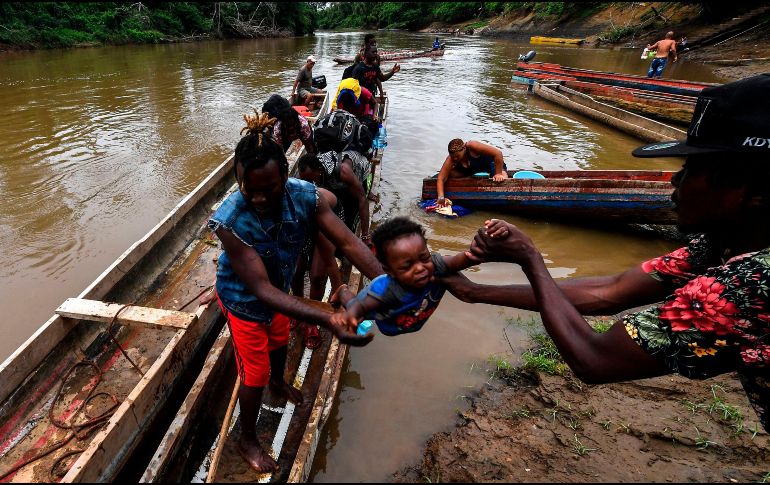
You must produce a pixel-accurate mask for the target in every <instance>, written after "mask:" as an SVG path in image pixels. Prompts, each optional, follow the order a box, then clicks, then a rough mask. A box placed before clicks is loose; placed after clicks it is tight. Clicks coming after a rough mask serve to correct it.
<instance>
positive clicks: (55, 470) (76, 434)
mask: <svg viewBox="0 0 770 485" xmlns="http://www.w3.org/2000/svg"><path fill="white" fill-rule="evenodd" d="M213 287H214V285H209V286H207V287H206V288H204V289H203V290H202V291H201V292H200V293H198V294H197V295H195V297H194V298H192V299H191V300H190V301H188V302H187V303H185V304H184V305H182V306H181V307H180V308H179V311H181V310H182V309H183V308H185V307H187V306H188V305H190V304H191V303H192V302H194V301H195V300H197V299H198V298H199V297H200V296H202V295H203V294H204V293H206V292H207V291H209V290H210V289H211V288H213ZM135 303H136V302H133V303H128V304H126V305H123V306H121V307H120V308H119V309H118V311H117V312H115V315H114V316H113V317H112V320H110V323H109V325H108V327H107V334H108V335H109V337H110V340H112V342H113V343H114V344H115V346H117V347H118V349H119V350H120V352H121V353H122V354H123V356H124V357H125V358H126V360H128V362H129V363H130V364H131V366H132V367H133V368H134V369H135V370H136V371H137V372H138V373H139V374H140V375H141V376H142V377H144V372H142V369H140V368H139V366H138V365H137V364H136V363H135V362H134V361H133V360H131V357H129V356H128V353H127V352H126V350H125V349H124V348H123V346H122V345H121V344H120V342H118V340H117V338H115V335H114V334H113V333H112V327H113V326H114V325H115V322H117V320H118V316H119V315H120V314H121V313H122V312H123V311H124V310H125V309H126V308H128V307H129V306H133V305H134V304H135ZM81 366H88V367H91V368H93V369H94V371H95V372H96V383H94V385H93V387H91V389H90V390H89V391H88V394H87V395H86V398H85V399H83V402H81V403H80V405H78V407H77V409H76V410H75V411H74V412H73V413H72V421H74V419H75V417H76V416H77V415H78V414H80V413H81V411H82V412H83V415H84V416H85V417H86V421H84V422H82V423H78V424H74V423H73V422H69V423H65V422H62V421H59V420H57V419H56V417H54V414H53V413H54V408H55V407H56V404H57V403H58V402H59V400H60V399H61V396H62V390H63V389H64V384H65V383H66V382H67V380H68V379H69V378H70V376H71V375H72V373H73V372H75V369H77V368H78V367H81ZM102 375H103V374H102V370H101V369H100V368H99V366H98V365H96V363H95V362H94V361H92V360H86V359H83V360H81V361H80V362H76V363H75V364H73V365H72V366H71V367H70V368H69V370H68V371H67V373H66V374H65V375H64V377H63V378H62V380H61V384H59V390H58V391H56V396H55V397H54V399H53V402H52V403H51V407H50V408H48V419H49V421H50V422H51V424H53V425H54V426H56V427H57V428H59V429H63V430H68V431H70V433H69V434H68V435H67V436H66V437H65V438H63V439H62V440H60V441H59V442H58V443H55V444H54V445H53V446H51V447H50V448H48V449H47V450H45V451H42V452H40V453H38V454H37V455H35V456H33V457H31V458H28V459H26V460H24V461H23V462H21V463H19V464H18V465H16V466H14V467H13V468H11V469H10V470H7V471H5V472H3V474H2V475H0V480H3V479H5V478H6V477H8V476H9V475H12V474H14V473H16V472H17V471H19V470H21V469H22V468H24V467H25V466H27V465H29V464H30V463H33V462H36V461H38V460H40V459H42V458H45V457H46V456H48V455H50V454H51V453H53V452H55V451H57V450H59V449H61V448H63V447H64V446H66V445H67V444H68V443H69V442H70V441H72V439H73V438H77V439H78V441H84V440H86V439H88V438H89V436H90V435H91V433H92V432H93V431H95V430H97V429H99V428H101V427H102V426H103V425H104V424H105V423H106V422H107V421H108V420H109V419H110V418H111V417H112V415H113V414H115V409H117V407H118V406H119V405H120V403H121V402H120V401H118V399H117V397H115V395H114V394H111V393H109V392H97V393H96V394H94V391H95V390H96V388H97V387H98V386H99V383H100V382H101V381H102ZM101 396H104V397H107V398H109V399H110V400H112V405H111V406H110V407H109V408H108V409H107V410H106V411H104V412H103V413H101V414H100V415H98V416H90V415H89V414H88V409H87V408H88V405H89V404H90V403H91V401H92V400H93V399H95V398H97V397H101ZM85 450H86V449H85V448H77V449H74V450H70V451H68V452H66V453H64V454H63V455H62V456H60V457H59V458H57V459H56V461H54V463H53V465H52V466H51V469H50V470H49V473H50V476H51V479H52V480H54V481H55V480H57V479H59V478H61V477H63V476H64V475H66V474H67V470H68V468H69V467H64V469H63V470H60V468H62V466H61V465H62V464H63V463H64V461H65V460H66V459H67V458H70V457H71V456H74V455H79V454H80V453H83V452H84V451H85Z"/></svg>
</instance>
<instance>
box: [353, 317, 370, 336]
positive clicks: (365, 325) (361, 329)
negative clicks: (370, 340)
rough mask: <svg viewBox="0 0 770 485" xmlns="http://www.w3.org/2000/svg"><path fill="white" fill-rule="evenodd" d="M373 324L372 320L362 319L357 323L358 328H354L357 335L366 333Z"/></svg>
mask: <svg viewBox="0 0 770 485" xmlns="http://www.w3.org/2000/svg"><path fill="white" fill-rule="evenodd" d="M373 325H374V322H372V321H371V320H364V321H363V322H361V323H359V324H358V328H357V329H356V334H357V335H366V334H367V333H368V332H369V330H371V328H372V326H373Z"/></svg>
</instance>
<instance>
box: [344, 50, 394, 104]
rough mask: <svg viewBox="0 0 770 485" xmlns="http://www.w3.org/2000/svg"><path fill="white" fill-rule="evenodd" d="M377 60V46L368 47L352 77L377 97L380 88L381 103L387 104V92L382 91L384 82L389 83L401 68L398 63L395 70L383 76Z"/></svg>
mask: <svg viewBox="0 0 770 485" xmlns="http://www.w3.org/2000/svg"><path fill="white" fill-rule="evenodd" d="M376 60H377V44H369V45H368V46H367V47H366V52H365V54H364V60H363V62H359V63H358V65H356V67H355V69H353V74H352V77H354V78H356V79H358V82H359V83H360V84H361V87H362V88H366V89H368V90H369V91H370V92H371V93H372V94H374V95H375V96H376V95H377V87H378V86H379V88H380V102H381V103H384V102H385V98H384V95H385V92H384V91H383V89H382V81H387V80H388V79H390V78H392V77H393V75H394V74H395V73H397V72H398V71H400V70H401V66H399V65H398V63H396V64H395V65H394V66H393V69H391V70H390V72H389V73H387V74H383V73H382V69H380V65H379V64H378V63H377V62H376Z"/></svg>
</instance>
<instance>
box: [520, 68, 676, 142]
mask: <svg viewBox="0 0 770 485" xmlns="http://www.w3.org/2000/svg"><path fill="white" fill-rule="evenodd" d="M528 92H531V93H534V94H536V95H538V96H540V97H541V98H544V99H547V100H548V101H551V102H553V103H556V104H558V105H560V106H563V107H565V108H567V109H570V110H572V111H575V112H577V113H579V114H582V115H584V116H587V117H589V118H591V119H594V120H596V121H600V122H602V123H605V124H607V125H609V126H612V127H613V128H617V129H618V130H621V131H623V132H626V133H628V134H629V135H633V136H636V137H638V138H640V139H641V140H644V141H649V142H656V141H670V140H684V139H685V138H687V133H686V132H685V131H684V130H680V129H679V128H674V127H672V126H669V125H666V124H664V123H661V122H659V121H655V120H652V119H650V118H647V117H644V116H642V115H639V114H636V113H632V112H630V111H626V110H624V109H621V108H618V107H616V106H612V105H610V104H607V103H602V102H600V101H598V100H596V99H594V98H593V97H591V96H589V95H587V94H583V93H581V92H578V91H574V90H572V89H570V88H567V87H565V86H562V85H559V84H545V83H540V82H537V81H535V82H534V83H533V84H531V85H529V86H528Z"/></svg>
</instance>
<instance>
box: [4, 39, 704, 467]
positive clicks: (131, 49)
mask: <svg viewBox="0 0 770 485" xmlns="http://www.w3.org/2000/svg"><path fill="white" fill-rule="evenodd" d="M432 37H433V36H430V35H421V34H404V33H393V32H380V33H378V42H379V44H380V46H381V47H382V48H384V49H401V48H421V47H423V46H426V45H430V44H431V43H432ZM362 38H363V33H346V34H319V35H317V36H316V37H307V38H297V39H270V40H253V41H227V42H202V43H193V44H179V45H157V46H125V47H105V48H92V49H72V50H51V51H40V52H32V53H7V54H3V55H2V56H0V64H2V69H0V86H2V92H3V96H2V97H1V98H0V107H1V108H2V112H3V113H4V116H3V117H2V119H0V152H2V154H3V158H2V161H0V194H2V201H3V210H2V211H0V247H2V248H3V251H2V254H1V255H0V262H1V263H2V264H0V314H2V315H3V316H4V318H3V321H2V322H1V323H0V326H1V327H0V330H1V331H2V335H3V337H4V338H3V339H2V342H0V356H2V357H5V356H7V355H9V354H10V353H11V352H12V351H13V350H14V349H15V348H16V347H18V345H19V344H20V343H21V342H23V341H24V340H25V339H26V338H27V337H28V336H29V335H31V334H32V333H33V332H34V331H35V330H36V329H37V328H38V327H39V325H40V324H42V323H43V322H44V321H45V320H46V319H47V318H48V317H49V316H50V315H51V313H52V311H53V309H55V308H56V307H57V306H58V305H59V304H60V303H61V302H62V301H63V300H64V299H65V298H67V297H70V296H74V295H76V294H78V293H79V292H80V291H82V289H83V288H85V287H86V286H87V284H88V283H90V282H91V281H92V280H93V279H94V278H96V277H97V276H98V275H99V274H100V273H101V272H102V271H103V270H104V269H105V268H106V267H107V266H108V265H109V264H110V263H111V262H112V261H113V260H114V259H115V258H116V257H118V256H119V255H120V254H121V253H122V252H123V251H125V250H126V248H128V247H129V246H130V245H131V244H132V243H133V242H134V241H136V240H137V239H139V238H140V237H141V236H143V235H144V234H145V233H146V232H147V231H148V230H149V229H151V228H152V227H153V226H154V225H155V224H156V223H157V222H158V221H160V220H161V219H162V218H163V216H164V215H165V214H166V213H167V212H168V211H169V210H170V209H171V208H172V207H173V206H174V205H175V204H176V203H177V202H178V201H179V200H180V199H181V198H182V197H183V196H184V195H185V194H187V193H188V192H189V191H190V190H191V189H192V188H194V187H195V186H196V185H197V184H198V183H199V182H200V181H201V180H202V179H203V178H204V177H205V176H206V175H207V174H208V173H209V172H210V171H211V170H212V169H213V168H214V167H216V166H217V165H218V164H219V163H221V161H222V160H223V159H224V158H225V157H226V156H227V155H228V154H229V153H230V152H231V151H232V149H233V148H234V146H235V143H236V142H237V140H238V138H239V134H238V133H239V131H240V128H241V127H242V126H243V120H242V115H243V114H244V113H247V112H249V111H250V110H251V107H254V106H256V107H258V108H259V107H261V104H262V102H264V100H266V99H267V97H268V96H269V95H270V94H273V93H276V92H278V93H283V94H288V93H289V92H290V89H291V84H292V82H293V80H294V76H295V75H296V72H297V69H299V67H300V66H301V64H302V62H303V60H304V59H305V58H306V57H307V55H309V54H315V55H316V56H317V57H318V63H317V64H316V67H315V69H314V74H315V75H320V74H325V75H326V77H327V80H328V82H329V88H328V89H335V88H336V82H337V80H338V79H339V78H340V76H341V74H342V70H343V69H344V67H342V66H336V65H334V63H333V62H332V60H331V59H332V58H334V57H337V56H341V55H348V54H350V53H352V52H355V51H356V50H357V49H358V46H359V45H360V43H361V41H362ZM442 40H446V41H447V45H448V47H449V49H448V50H447V51H446V54H445V55H444V56H443V57H442V58H437V59H429V58H422V59H413V60H405V61H402V62H401V64H402V70H401V72H400V73H398V74H396V75H395V76H394V77H393V78H392V79H391V80H389V81H387V82H386V83H385V87H386V90H387V91H388V93H389V94H390V95H391V101H392V102H391V109H390V119H389V124H388V134H389V146H388V151H387V154H386V156H385V160H384V164H383V183H382V187H381V189H380V192H381V195H382V203H381V204H382V211H381V214H380V215H379V216H378V217H385V216H388V215H394V214H408V215H411V216H412V217H414V218H415V219H417V220H419V221H420V222H421V223H423V224H424V225H425V226H426V228H427V231H428V237H429V240H430V245H431V247H432V249H434V250H437V251H441V252H442V253H445V254H449V253H451V252H454V251H460V250H462V249H463V248H465V247H466V246H467V244H468V242H469V240H470V238H471V236H472V235H473V233H474V231H475V230H476V229H477V228H478V227H479V226H480V225H481V224H482V223H483V221H484V219H485V218H488V217H491V216H493V215H492V214H490V213H482V212H477V213H475V214H473V215H470V216H467V217H465V218H462V219H460V220H456V221H447V220H444V219H437V218H435V216H429V215H426V214H424V213H422V212H421V211H420V210H419V209H418V208H417V207H416V202H417V198H418V197H419V193H420V186H421V179H422V177H424V176H429V175H432V174H433V173H435V172H436V171H437V170H438V168H439V167H440V166H441V163H442V161H443V160H444V157H445V156H446V145H447V143H448V142H449V140H450V139H452V138H455V137H461V138H464V139H466V140H468V139H477V140H481V141H484V142H487V143H490V144H493V145H495V146H497V147H499V148H501V149H502V151H503V153H504V155H505V158H506V162H507V164H508V166H509V168H540V169H576V168H577V169H591V168H628V169H642V168H664V169H673V168H676V166H677V163H676V161H650V160H641V159H633V158H632V157H631V156H630V151H631V150H632V149H633V148H635V147H636V146H637V145H638V144H639V142H638V141H636V140H634V139H632V138H630V137H629V136H627V135H625V134H622V133H618V132H616V131H613V130H609V129H607V128H606V127H604V126H602V125H599V124H597V123H596V122H593V121H590V120H586V119H584V118H580V117H577V116H575V115H573V114H572V113H570V112H568V111H565V110H563V109H562V108H559V107H556V106H553V105H551V104H549V103H547V102H546V101H544V100H541V99H537V98H532V97H529V96H528V95H526V93H525V92H524V91H522V90H521V89H517V88H513V87H511V86H510V85H509V79H510V75H511V72H512V69H513V67H514V65H515V60H516V58H517V57H518V55H519V54H520V53H522V52H527V51H528V50H530V49H531V46H529V45H524V44H516V43H514V42H511V41H507V40H488V39H480V38H465V37H462V38H451V37H450V38H446V39H442ZM536 49H537V50H538V56H537V58H536V60H540V61H547V62H557V63H562V64H565V65H570V66H575V67H585V68H594V69H603V70H616V71H624V72H635V73H643V72H645V71H646V66H647V63H646V62H645V61H642V60H640V59H639V56H638V53H637V52H636V51H624V50H617V51H611V50H600V49H588V48H580V49H575V48H563V47H543V46H538V47H537V48H536ZM384 67H385V68H386V69H389V68H390V63H386V65H385V66H384ZM669 69H670V70H669V71H668V74H667V75H669V76H675V77H683V78H689V79H694V80H701V81H719V80H718V79H714V78H713V77H712V76H710V74H709V73H708V72H707V71H706V70H705V69H704V68H703V67H702V66H699V65H691V64H687V63H686V61H682V62H680V63H677V64H675V65H672V66H670V68H669ZM509 218H510V219H511V220H513V221H514V222H515V223H517V224H519V225H521V226H522V227H523V228H524V229H525V230H526V231H527V232H528V233H529V234H530V235H531V236H532V238H533V239H534V241H535V242H536V243H537V244H538V246H539V247H540V248H541V250H542V251H543V253H544V254H545V255H546V258H547V260H548V263H549V268H550V269H551V270H552V271H553V273H554V274H555V275H557V276H560V277H561V276H574V275H592V274H604V273H609V272H614V271H618V270H620V269H622V268H624V267H626V266H628V265H631V264H634V263H636V262H638V261H640V260H643V259H644V258H648V257H650V256H653V255H657V254H660V253H661V252H662V251H665V250H667V249H669V248H670V247H671V245H670V244H669V243H665V242H662V241H659V240H654V239H647V238H641V237H634V236H629V235H620V234H613V233H608V232H602V231H598V230H593V229H585V228H580V227H574V226H565V225H561V224H554V223H548V222H542V221H534V220H527V219H518V218H513V217H509ZM470 274H471V275H472V277H473V278H474V279H476V280H478V281H482V282H488V283H493V282H521V281H523V275H522V274H521V272H520V271H519V270H518V269H517V268H515V267H512V266H507V265H502V264H491V265H484V266H482V267H481V268H480V269H474V270H471V271H470ZM30 300H33V301H34V302H35V304H34V305H28V304H25V303H26V302H28V301H30ZM519 315H522V312H517V311H515V310H510V309H509V310H505V311H501V310H500V309H497V308H492V307H488V306H483V305H481V306H471V305H464V304H461V303H460V302H458V301H457V300H455V299H453V298H452V297H447V298H446V301H444V302H443V303H442V305H441V307H440V308H439V310H438V311H437V312H436V313H435V314H434V316H433V317H432V319H431V322H430V324H429V325H427V326H426V327H425V329H424V330H423V331H421V332H419V333H418V334H415V335H409V336H401V337H397V338H388V337H383V336H379V337H378V338H376V339H375V341H374V343H373V344H372V345H370V346H369V347H367V348H365V349H353V350H352V351H351V354H350V359H349V362H348V367H347V372H346V374H345V376H344V381H343V383H342V387H341V400H340V406H339V407H338V408H336V410H335V414H334V416H333V419H332V421H331V422H330V425H329V426H328V427H327V430H326V431H327V434H325V435H324V437H323V439H322V443H321V445H320V447H319V450H318V454H317V459H318V461H317V463H316V467H315V469H314V478H315V480H317V481H334V480H377V479H384V478H386V477H387V475H388V474H389V473H390V472H392V471H393V470H395V469H397V468H399V467H400V466H402V465H404V464H405V463H407V462H409V461H411V460H413V459H414V458H415V457H416V456H417V452H418V450H419V449H420V447H421V445H422V442H423V440H424V439H425V438H426V437H427V436H428V435H429V434H430V433H432V432H434V431H436V430H437V429H439V428H441V427H442V426H445V425H447V423H450V422H451V420H452V415H453V413H454V412H455V409H456V408H458V407H462V405H463V402H464V400H463V399H462V397H460V398H458V396H462V395H463V393H466V392H470V391H471V389H470V388H466V387H464V386H470V387H471V388H477V387H478V386H479V385H480V384H481V383H482V382H483V380H484V379H485V378H486V376H484V375H483V373H481V372H480V371H479V370H478V368H477V363H478V362H480V361H483V360H484V359H486V358H487V357H488V356H489V355H490V354H493V353H500V352H506V351H510V350H511V349H510V348H509V345H508V343H507V341H506V340H505V339H504V338H503V328H505V326H506V325H507V324H506V319H508V318H513V317H516V316H519ZM507 333H508V335H509V337H511V342H512V345H513V347H514V350H516V351H517V352H518V351H520V350H521V346H522V345H523V337H524V336H525V335H526V331H525V330H522V329H521V328H518V327H515V326H511V327H509V328H508V330H507Z"/></svg>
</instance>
